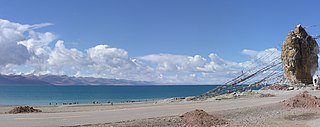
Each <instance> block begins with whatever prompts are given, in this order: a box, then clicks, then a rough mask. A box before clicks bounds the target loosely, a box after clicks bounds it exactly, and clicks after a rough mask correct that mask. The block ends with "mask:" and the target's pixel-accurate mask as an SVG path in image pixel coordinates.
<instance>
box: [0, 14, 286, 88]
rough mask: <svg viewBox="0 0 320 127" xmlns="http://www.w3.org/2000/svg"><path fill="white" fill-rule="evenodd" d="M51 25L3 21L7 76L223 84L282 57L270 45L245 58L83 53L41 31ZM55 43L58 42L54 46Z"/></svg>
mask: <svg viewBox="0 0 320 127" xmlns="http://www.w3.org/2000/svg"><path fill="white" fill-rule="evenodd" d="M50 25H52V24H51V23H42V24H35V25H28V24H19V23H14V22H10V21H8V20H1V19H0V28H1V29H0V44H1V47H0V54H1V57H0V70H1V72H2V74H13V73H15V74H20V73H32V74H39V75H41V74H66V75H70V76H94V77H104V78H119V79H129V80H144V81H156V82H162V83H197V84H208V83H213V84H219V83H221V82H223V81H225V80H227V79H229V78H232V77H234V76H236V75H237V74H239V73H240V72H241V71H242V70H245V69H248V68H250V67H251V66H258V65H263V64H266V63H268V62H270V61H273V60H274V59H277V57H278V56H279V55H280V52H279V51H278V50H277V49H275V48H270V49H266V50H263V51H255V50H249V49H245V50H243V51H242V54H243V55H247V56H249V58H250V59H249V60H247V61H243V62H233V61H230V60H225V59H223V58H221V57H219V55H218V54H215V53H211V54H208V56H201V55H176V54H150V55H146V56H141V57H136V58H134V57H130V55H129V53H128V52H127V51H126V50H124V49H121V48H116V47H111V46H109V45H97V46H94V47H91V48H88V49H86V50H83V51H81V50H78V49H75V48H67V47H66V46H65V44H66V43H67V42H64V41H63V40H57V41H56V39H57V37H56V36H55V35H54V34H53V33H51V32H37V31H36V29H39V28H42V27H46V26H50ZM51 43H53V44H54V46H51V47H50V44H51ZM268 55H269V56H268ZM261 57H265V58H263V59H261Z"/></svg>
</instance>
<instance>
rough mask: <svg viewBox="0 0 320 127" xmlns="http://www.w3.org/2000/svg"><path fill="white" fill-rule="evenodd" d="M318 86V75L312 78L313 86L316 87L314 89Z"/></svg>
mask: <svg viewBox="0 0 320 127" xmlns="http://www.w3.org/2000/svg"><path fill="white" fill-rule="evenodd" d="M319 84H320V82H319V76H318V75H315V76H313V86H314V87H316V88H318V87H319Z"/></svg>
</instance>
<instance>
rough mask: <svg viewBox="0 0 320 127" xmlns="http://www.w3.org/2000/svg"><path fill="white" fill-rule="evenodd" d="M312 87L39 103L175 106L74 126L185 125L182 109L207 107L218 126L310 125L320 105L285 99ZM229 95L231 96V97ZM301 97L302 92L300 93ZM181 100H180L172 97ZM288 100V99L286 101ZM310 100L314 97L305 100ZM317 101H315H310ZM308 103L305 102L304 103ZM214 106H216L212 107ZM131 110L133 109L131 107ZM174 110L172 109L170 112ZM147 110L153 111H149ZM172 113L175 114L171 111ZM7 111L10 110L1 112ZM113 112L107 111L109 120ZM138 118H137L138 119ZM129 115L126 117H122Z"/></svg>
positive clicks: (319, 118)
mask: <svg viewBox="0 0 320 127" xmlns="http://www.w3.org/2000/svg"><path fill="white" fill-rule="evenodd" d="M306 90H307V91H308V92H309V93H308V94H310V96H306V95H302V96H303V97H307V98H308V97H309V98H310V99H314V97H313V96H318V97H320V91H319V90H311V89H309V88H307V89H304V88H303V89H300V90H292V91H283V90H281V91H279V90H277V91H275V90H259V91H253V92H252V93H251V94H244V95H246V96H244V95H242V96H237V97H232V96H229V95H228V96H224V99H222V100H221V99H220V100H215V99H209V100H208V101H202V102H197V101H196V102H194V101H185V100H183V99H182V100H179V99H168V100H170V101H161V103H156V102H141V103H128V104H115V105H112V106H111V105H108V104H102V105H73V106H57V107H54V106H51V107H49V106H45V107H35V108H39V109H41V110H42V111H43V112H44V114H47V113H49V114H50V113H58V112H91V111H94V112H96V111H98V112H99V111H108V110H112V111H113V110H122V109H124V110H125V109H128V111H129V109H131V110H132V111H135V110H136V109H141V110H142V109H148V108H153V109H156V108H157V107H159V108H160V107H161V109H162V110H163V109H167V108H168V109H174V110H172V111H168V112H169V113H168V112H165V111H161V112H163V113H164V114H154V115H153V116H154V117H150V114H152V112H150V111H149V110H147V111H148V112H144V113H141V114H139V115H138V114H130V112H128V111H126V112H127V113H128V115H132V116H135V115H138V116H137V117H133V118H130V119H128V118H121V117H119V119H118V120H115V121H110V122H97V123H90V124H80V125H79V124H77V125H74V126H88V127H98V126H99V127H111V126H113V127H138V126H154V127H181V126H188V124H187V123H186V122H185V121H184V120H183V119H182V118H181V115H182V114H183V113H181V114H177V113H179V112H184V113H186V112H188V111H193V110H195V109H203V110H204V111H206V112H207V113H208V115H212V116H214V117H217V118H223V119H225V120H227V121H228V124H227V125H217V126H228V127H256V126H262V127H264V126H265V127H269V126H270V127H279V126H282V127H306V126H311V127H312V126H317V125H318V124H317V123H319V122H320V108H318V107H317V106H315V107H314V106H310V107H308V106H307V107H303V108H301V107H288V106H286V105H285V104H284V102H290V103H291V102H295V101H292V100H294V99H292V98H293V97H295V96H296V95H299V93H302V92H303V91H306ZM262 94H263V95H264V94H271V95H275V96H272V97H263V98H261V97H260V95H262ZM227 97H229V98H227ZM300 97H301V95H300ZM172 100H177V101H172ZM285 100H286V101H285ZM305 102H307V103H309V102H310V101H305ZM309 104H313V103H309ZM302 105H304V104H302ZM210 106H212V107H210ZM11 108H12V107H10V106H9V107H8V106H3V107H0V112H2V113H3V112H6V111H8V110H10V109H11ZM131 110H130V111H131ZM170 112H171V113H170ZM144 114H149V115H145V116H144ZM170 114H171V115H170ZM0 115H6V114H0ZM109 117H110V116H108V115H106V116H105V118H106V121H108V120H107V119H109ZM134 118H135V119H134ZM121 119H126V120H121Z"/></svg>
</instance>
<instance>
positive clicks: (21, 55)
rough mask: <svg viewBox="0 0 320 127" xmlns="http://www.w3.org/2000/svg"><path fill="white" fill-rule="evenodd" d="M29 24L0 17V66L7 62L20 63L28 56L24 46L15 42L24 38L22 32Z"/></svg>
mask: <svg viewBox="0 0 320 127" xmlns="http://www.w3.org/2000/svg"><path fill="white" fill-rule="evenodd" d="M29 27H30V26H28V25H21V24H18V23H11V22H9V21H7V20H1V19H0V45H1V46H0V54H1V57H0V61H1V62H0V66H1V67H5V66H6V65H8V64H13V65H15V64H16V65H21V64H24V63H25V62H26V61H27V60H28V59H29V57H30V55H29V53H28V50H27V48H26V47H25V46H23V45H20V44H18V43H17V42H18V41H20V40H23V39H25V37H24V35H23V34H24V32H25V31H27V30H28V28H29Z"/></svg>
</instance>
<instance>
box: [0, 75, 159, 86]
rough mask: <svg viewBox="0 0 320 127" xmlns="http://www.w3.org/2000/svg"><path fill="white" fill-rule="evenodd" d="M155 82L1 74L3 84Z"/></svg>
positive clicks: (123, 83)
mask: <svg viewBox="0 0 320 127" xmlns="http://www.w3.org/2000/svg"><path fill="white" fill-rule="evenodd" d="M154 84H156V83H155V82H149V81H133V80H125V79H108V78H94V77H70V76H66V75H39V76H38V75H31V74H30V75H0V86H3V85H154Z"/></svg>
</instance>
